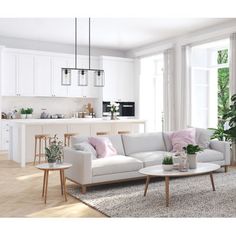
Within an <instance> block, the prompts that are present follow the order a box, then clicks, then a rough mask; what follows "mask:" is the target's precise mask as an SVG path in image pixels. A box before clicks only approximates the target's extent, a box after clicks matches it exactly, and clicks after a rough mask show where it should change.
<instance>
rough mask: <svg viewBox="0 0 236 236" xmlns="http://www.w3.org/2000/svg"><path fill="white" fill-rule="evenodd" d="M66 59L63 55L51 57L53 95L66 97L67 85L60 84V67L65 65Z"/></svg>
mask: <svg viewBox="0 0 236 236" xmlns="http://www.w3.org/2000/svg"><path fill="white" fill-rule="evenodd" d="M67 65H68V64H67V59H66V58H64V57H54V58H53V59H52V70H53V71H52V93H53V96H57V97H67V95H68V91H67V90H68V88H67V87H68V86H62V85H61V76H62V73H61V68H65V67H67Z"/></svg>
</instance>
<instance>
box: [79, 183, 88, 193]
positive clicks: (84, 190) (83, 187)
mask: <svg viewBox="0 0 236 236" xmlns="http://www.w3.org/2000/svg"><path fill="white" fill-rule="evenodd" d="M80 190H81V193H82V194H85V193H86V190H87V187H86V186H84V185H82V186H81V189H80Z"/></svg>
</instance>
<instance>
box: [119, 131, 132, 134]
mask: <svg viewBox="0 0 236 236" xmlns="http://www.w3.org/2000/svg"><path fill="white" fill-rule="evenodd" d="M118 134H130V131H118Z"/></svg>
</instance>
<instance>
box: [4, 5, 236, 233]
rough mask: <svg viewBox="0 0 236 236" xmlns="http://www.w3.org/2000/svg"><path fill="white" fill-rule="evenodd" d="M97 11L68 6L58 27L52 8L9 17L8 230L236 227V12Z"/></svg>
mask: <svg viewBox="0 0 236 236" xmlns="http://www.w3.org/2000/svg"><path fill="white" fill-rule="evenodd" d="M97 4H98V3H95V5H94V6H97V7H98V8H97V9H99V10H100V9H101V8H105V5H104V3H103V4H101V5H100V6H98V5H97ZM30 6H32V4H30ZM37 6H38V5H37ZM65 6H66V7H65ZM76 6H77V5H76ZM89 6H90V5H89V4H88V5H87V6H86V7H85V9H87V8H88V12H86V13H84V14H79V13H76V11H75V9H73V7H72V9H71V8H70V10H69V6H68V5H63V6H61V7H62V8H61V9H60V8H59V9H60V10H59V12H60V13H55V15H51V14H50V17H48V16H49V13H48V11H49V8H50V7H51V4H49V6H48V7H49V8H48V9H45V12H44V13H45V14H43V13H42V8H41V7H39V9H40V10H39V11H38V12H37V11H36V9H35V8H34V7H33V8H34V9H33V10H32V12H34V14H33V13H31V14H30V15H29V14H28V13H27V11H26V12H24V11H23V12H22V13H19V12H16V11H14V13H4V14H1V18H0V72H1V73H0V85H1V86H0V110H1V119H0V170H1V177H2V178H1V181H0V187H1V193H0V199H1V203H0V217H2V218H3V221H4V220H7V221H6V227H7V228H9V227H10V226H9V225H8V224H11V223H12V222H16V224H17V218H34V219H35V218H37V220H38V218H47V219H48V218H50V221H49V222H52V225H54V224H55V226H53V227H50V226H49V228H54V227H56V228H59V231H60V227H58V226H56V225H57V224H58V223H59V222H62V224H64V222H66V221H67V220H68V219H65V218H76V219H73V220H71V221H70V220H69V221H67V222H68V223H66V224H68V225H67V226H66V227H62V229H61V233H62V232H67V233H68V232H69V231H64V230H65V228H70V230H72V229H73V228H74V227H75V225H76V222H77V223H80V222H81V223H82V222H84V223H85V225H84V226H83V227H82V226H81V227H82V228H83V229H82V232H83V230H86V228H88V227H91V224H94V225H95V226H96V225H97V224H99V222H101V223H102V224H101V225H100V226H98V227H99V228H100V229H101V227H105V226H106V224H107V221H108V220H109V218H112V220H111V221H109V222H110V223H109V224H111V225H110V226H109V227H110V228H109V230H108V231H110V232H111V230H113V227H117V223H118V224H120V225H122V224H124V225H126V226H124V227H127V222H130V223H131V225H133V226H136V227H137V226H138V225H140V231H139V232H137V233H136V232H135V233H136V234H140V233H141V234H144V233H152V231H153V230H154V229H155V227H156V224H158V225H160V223H161V222H162V220H164V222H163V225H162V226H161V227H162V228H163V227H164V232H163V233H166V232H165V230H166V227H168V224H169V221H171V222H173V225H175V226H176V227H178V221H179V220H180V221H181V222H180V223H181V227H185V224H186V220H188V218H191V219H192V220H193V221H191V222H189V225H190V226H188V227H193V225H194V224H196V223H199V225H201V222H200V221H201V219H202V218H207V221H206V222H209V225H208V226H210V225H212V224H213V222H212V220H213V219H214V220H215V218H220V219H221V220H226V219H227V218H235V217H236V207H235V206H236V204H235V203H236V200H235V199H236V198H235V196H236V182H235V177H236V169H235V164H236V144H235V141H236V122H235V115H236V114H235V109H236V108H235V107H236V73H235V66H234V65H235V61H236V19H235V18H233V16H234V15H233V14H231V17H228V16H226V15H221V14H220V13H219V11H217V12H216V13H212V15H209V16H208V17H206V9H204V10H203V12H202V13H203V15H201V9H200V6H199V9H198V11H197V13H198V14H196V12H195V10H194V9H192V11H193V13H192V15H191V17H190V16H189V14H186V12H185V11H184V12H183V13H181V14H182V15H181V16H180V13H178V14H177V15H176V16H175V15H174V14H172V12H168V11H167V12H164V11H163V12H162V13H160V15H159V14H158V15H156V13H155V11H154V9H152V8H150V6H149V7H148V8H149V12H150V13H147V14H148V15H145V14H143V13H142V7H141V5H140V6H139V7H140V8H139V7H138V9H137V11H139V12H138V13H134V12H133V13H132V14H131V15H128V14H127V9H128V7H131V5H129V4H127V9H125V10H124V12H123V14H122V13H120V11H119V13H118V12H116V11H115V12H114V15H112V17H111V15H110V14H109V15H107V14H106V13H105V12H102V11H101V12H99V14H94V11H95V9H93V10H92V11H90V10H91V9H90V8H89ZM102 6H103V7H102ZM114 6H117V4H116V5H114ZM114 6H113V8H114ZM142 6H143V5H142ZM154 6H155V7H156V5H154ZM67 7H68V8H67ZM70 7H71V6H70ZM107 7H111V3H109V4H108V5H107ZM8 8H9V6H8ZM118 8H119V7H118ZM118 8H117V9H118ZM65 9H68V13H69V15H65V14H63V13H62V12H63V10H65ZM89 9H90V10H89ZM119 9H120V8H119ZM143 9H146V7H144V8H143ZM163 9H166V7H164V8H163ZM103 10H104V9H103ZM120 10H121V9H120ZM219 10H220V9H219ZM111 12H112V11H111ZM147 12H148V11H147ZM170 15H171V17H170ZM4 218H8V219H4ZM13 218H14V219H13ZM58 218H63V220H64V221H63V220H62V221H60V219H58ZM80 218H86V220H85V221H83V220H82V219H80ZM95 218H96V219H95ZM97 218H99V219H97ZM124 218H125V220H126V219H127V218H128V219H127V220H128V221H127V222H124V221H123V220H124ZM144 218H145V219H144ZM147 218H148V219H147ZM164 218H165V219H164ZM170 218H171V219H170ZM100 220H101V221H100ZM113 220H114V221H113ZM172 220H173V221H172ZM175 220H176V221H175ZM27 221H28V219H27V220H24V221H22V225H21V228H22V227H24V224H26V225H27V224H29V222H28V223H27ZM29 221H30V222H32V227H38V226H40V224H42V223H43V222H45V221H44V220H40V221H38V222H37V223H36V222H34V221H33V220H32V221H31V220H29ZM73 221H74V223H75V224H74V225H73ZM138 222H140V224H139V223H138ZM144 222H147V224H150V228H149V229H148V231H145V223H144ZM47 223H48V222H47ZM152 223H153V225H151V224H152ZM113 224H114V225H113ZM161 224H162V223H161ZM214 224H216V225H215V226H214V227H215V229H216V231H218V233H219V232H222V231H221V229H220V230H219V229H218V225H217V223H214ZM33 225H34V226H33ZM142 225H143V226H142ZM226 225H227V228H228V229H229V230H230V227H229V224H228V222H226ZM146 226H147V225H146ZM152 226H154V228H152ZM231 226H232V225H231ZM32 227H30V228H32ZM96 227H97V226H96ZM96 227H94V228H96ZM121 228H122V227H121ZM54 229H55V228H54ZM47 230H48V229H47ZM49 230H51V229H49ZM120 230H121V229H117V232H115V233H114V234H121V233H123V234H124V233H125V231H122V230H121V231H120ZM129 230H132V229H129ZM170 230H172V229H170ZM188 230H189V229H188ZM188 230H187V228H186V229H185V230H183V231H188ZM56 231H57V229H55V231H54V233H55V232H56ZM183 231H182V230H180V232H179V233H181V235H183V234H185V233H186V232H183ZM4 232H5V230H4ZM39 232H40V233H42V232H41V230H39V231H38V233H39ZM48 232H49V231H48ZM70 232H71V233H74V231H70ZM91 232H92V231H91ZM96 232H97V231H95V233H96ZM101 232H102V229H101ZM131 232H132V231H131ZM131 232H130V233H131ZM170 232H171V231H170ZM15 233H16V232H15ZM25 233H26V232H25ZM29 233H30V232H29ZM31 233H32V231H31ZM106 233H109V232H106ZM173 233H175V232H172V234H173ZM195 233H197V231H196V232H195ZM199 233H200V232H198V234H199Z"/></svg>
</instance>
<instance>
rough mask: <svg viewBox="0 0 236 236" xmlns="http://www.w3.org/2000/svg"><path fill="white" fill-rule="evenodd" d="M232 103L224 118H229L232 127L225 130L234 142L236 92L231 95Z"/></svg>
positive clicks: (235, 135) (235, 131) (235, 134)
mask: <svg viewBox="0 0 236 236" xmlns="http://www.w3.org/2000/svg"><path fill="white" fill-rule="evenodd" d="M231 102H232V104H231V105H230V108H229V111H228V112H227V113H226V114H225V115H224V119H227V120H229V126H230V128H229V129H228V130H225V134H226V135H228V137H229V139H230V140H231V141H232V142H235V141H236V94H234V95H233V96H232V97H231Z"/></svg>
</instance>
